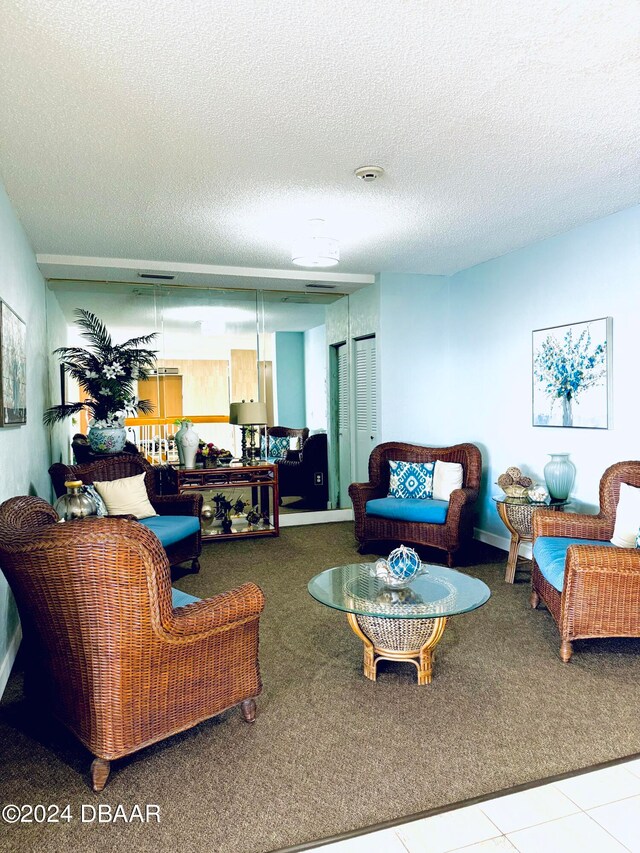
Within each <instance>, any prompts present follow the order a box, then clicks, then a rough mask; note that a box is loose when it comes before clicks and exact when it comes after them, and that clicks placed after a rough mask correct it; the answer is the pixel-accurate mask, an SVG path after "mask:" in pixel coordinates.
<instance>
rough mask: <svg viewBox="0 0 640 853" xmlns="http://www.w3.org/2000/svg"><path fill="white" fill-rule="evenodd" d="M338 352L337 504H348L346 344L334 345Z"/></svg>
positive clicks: (349, 450) (348, 445)
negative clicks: (338, 480) (338, 482)
mask: <svg viewBox="0 0 640 853" xmlns="http://www.w3.org/2000/svg"><path fill="white" fill-rule="evenodd" d="M336 349H337V353H338V475H339V478H340V484H339V488H338V506H339V507H348V506H349V493H348V489H349V484H350V483H351V441H350V434H349V353H348V352H347V345H346V344H341V345H340V346H339V347H336Z"/></svg>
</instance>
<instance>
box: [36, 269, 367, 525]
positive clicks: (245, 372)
mask: <svg viewBox="0 0 640 853" xmlns="http://www.w3.org/2000/svg"><path fill="white" fill-rule="evenodd" d="M49 288H50V290H51V292H52V294H53V296H54V298H55V300H56V301H57V303H58V304H59V306H60V309H61V312H62V315H63V316H64V319H65V322H66V324H67V343H68V344H69V345H83V341H82V338H81V337H80V336H79V333H78V329H77V327H76V326H75V315H74V312H75V310H76V309H78V308H84V309H86V310H89V311H91V312H93V313H94V314H96V315H97V316H98V317H100V319H101V320H102V321H103V322H104V324H105V325H106V327H107V329H108V330H109V332H110V333H111V334H112V337H113V338H114V340H115V341H118V342H121V341H124V340H126V339H128V338H131V337H135V336H139V335H144V334H150V333H156V339H155V343H154V348H155V349H156V350H157V354H158V355H157V370H156V372H155V373H154V375H153V376H151V377H150V378H149V379H147V380H145V381H144V382H140V383H139V387H138V396H139V398H140V399H148V400H150V401H151V403H152V406H153V410H152V411H151V412H150V413H149V415H147V416H144V417H135V418H128V419H127V428H128V431H129V436H130V439H131V440H132V441H133V442H134V443H135V444H136V445H137V446H138V447H139V448H140V449H141V450H142V451H143V452H144V453H145V455H146V456H147V458H148V459H149V461H150V462H153V463H156V464H163V463H171V464H175V463H176V462H177V452H176V447H175V443H174V441H173V437H174V435H175V432H176V431H177V429H178V428H179V425H180V420H184V419H189V420H191V421H192V422H193V424H194V429H195V430H196V431H197V433H198V435H199V437H200V439H201V440H202V441H203V442H204V443H205V444H206V445H209V444H212V445H214V446H215V447H216V448H218V449H224V450H228V451H229V452H230V454H231V455H232V456H233V457H234V458H239V457H240V456H241V455H242V447H241V430H240V428H239V427H238V426H234V425H233V424H231V423H230V422H229V414H230V404H231V403H235V402H241V401H252V400H253V401H261V402H263V403H264V404H265V406H266V418H265V420H266V424H264V425H261V428H260V433H262V434H261V435H260V434H258V435H257V437H256V442H255V443H256V445H257V446H258V448H259V451H260V452H261V455H262V457H263V458H264V457H265V455H267V453H269V454H270V455H272V456H273V457H275V456H276V455H277V454H278V455H279V458H281V459H282V458H285V457H286V459H287V461H288V462H292V463H295V462H296V460H297V461H299V460H300V456H301V455H302V456H304V454H305V453H306V454H307V456H308V458H309V459H310V458H311V455H312V453H313V454H314V462H313V466H312V467H313V474H312V475H310V476H312V477H313V480H314V482H315V485H316V486H317V487H319V486H321V485H322V486H324V491H323V489H320V488H316V489H315V491H314V489H313V488H311V487H309V488H307V486H306V485H304V478H300V479H296V478H295V476H294V466H293V465H291V466H290V469H289V470H288V472H287V476H288V477H289V481H288V482H287V488H285V489H283V492H284V494H283V496H282V507H281V509H282V511H283V512H285V513H286V512H293V511H297V512H299V511H309V510H317V509H325V508H327V506H328V507H329V508H331V507H337V506H340V493H339V490H338V488H337V483H331V482H330V480H331V478H334V479H335V478H336V477H337V475H338V471H339V464H338V463H337V457H336V458H335V459H334V458H333V457H334V456H335V454H337V450H338V449H337V444H336V442H335V441H333V440H332V436H329V441H328V435H327V434H328V433H330V432H331V425H332V420H335V418H334V415H333V414H332V412H333V409H334V408H335V407H334V405H333V403H332V396H331V394H330V389H329V375H330V374H329V372H330V371H331V370H333V369H335V365H334V363H333V359H334V356H333V355H332V353H333V350H332V348H331V346H330V345H329V344H330V342H329V341H328V338H327V312H328V310H329V309H330V308H331V306H332V305H336V304H337V301H338V300H341V301H342V307H341V308H340V311H343V310H344V307H345V306H346V305H347V304H348V298H347V297H343V296H342V295H341V294H335V293H331V294H325V293H309V294H307V293H297V292H280V291H257V290H250V289H229V290H221V289H215V290H214V289H205V288H197V287H184V286H182V287H175V286H166V285H158V284H147V283H132V284H127V283H117V282H103V283H100V282H89V281H50V282H49ZM334 313H335V312H334ZM347 315H348V310H347ZM347 337H348V334H347V335H346V336H345V340H346V338H347ZM336 364H337V362H336ZM60 393H64V395H65V398H66V400H67V401H68V402H71V401H76V400H79V399H81V393H82V392H81V391H80V389H79V388H78V387H77V386H76V387H73V384H72V383H71V381H70V379H69V378H68V377H67V378H66V379H65V382H64V388H63V390H61V392H60ZM52 402H54V403H55V402H59V400H57V399H55V398H54V399H53V401H52ZM336 405H337V403H336ZM343 425H344V424H343ZM277 427H280V428H287V429H288V430H289V431H290V432H291V435H288V434H287V435H285V436H283V435H281V433H282V429H280V430H278V429H274V428H277ZM69 430H70V431H69V437H71V436H72V435H73V434H74V433H78V432H80V433H86V432H87V423H86V419H85V417H84V415H83V414H82V415H80V416H79V417H78V418H77V419H75V422H73V423H72V424H71V425H70V427H69ZM271 430H273V431H274V433H276V434H277V435H276V437H277V438H278V439H280V440H279V442H277V443H276V442H273V441H272V440H271ZM307 431H308V438H307ZM284 439H286V441H284ZM303 441H304V444H303V443H302V442H303ZM309 441H310V442H311V443H308V442H309ZM285 443H286V447H284V444H285ZM346 453H347V451H346V450H344V449H343V456H345V455H346ZM323 456H324V458H323ZM343 468H344V459H343ZM343 473H344V477H345V479H349V481H350V474H347V473H346V471H344V472H343ZM323 478H324V481H323V482H320V480H322V479H323ZM285 479H286V478H285ZM281 481H283V482H284V479H283V478H281ZM312 485H313V483H312ZM287 492H290V493H289V494H287ZM296 492H299V493H297V494H296ZM323 495H324V497H323ZM318 496H320V502H319V501H318ZM342 505H343V506H344V498H343V502H342Z"/></svg>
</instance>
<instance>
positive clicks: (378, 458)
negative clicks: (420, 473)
mask: <svg viewBox="0 0 640 853" xmlns="http://www.w3.org/2000/svg"><path fill="white" fill-rule="evenodd" d="M390 460H398V461H404V462H435V461H437V460H440V461H441V462H458V463H460V464H461V465H462V471H463V480H462V488H460V489H456V490H455V491H453V492H452V493H451V495H450V498H449V501H448V503H446V505H444V506H443V505H442V504H443V503H445V502H439V501H421V500H417V501H415V502H414V503H415V504H422V505H424V506H423V507H420V509H424V508H428V509H429V510H431V511H432V517H433V520H432V521H415V520H411V519H410V517H405V518H398V517H396V518H384V517H381V516H379V515H373V514H371V513H369V512H367V503H368V502H369V501H375V500H378V499H381V498H386V496H387V494H388V492H389V472H390V469H389V461H390ZM481 473H482V457H481V454H480V450H479V449H478V448H477V447H476V446H475V444H456V445H453V446H452V447H422V446H421V445H417V444H404V443H401V442H397V441H389V442H386V443H384V444H379V445H378V446H377V447H375V448H374V449H373V451H372V452H371V456H370V457H369V482H368V483H352V484H351V485H350V486H349V496H350V497H351V501H352V503H353V513H354V519H355V534H356V539H357V540H358V543H359V550H360V551H361V552H362V551H365V550H366V548H367V547H368V545H369V543H371V542H374V541H394V542H403V543H404V544H413V545H424V546H430V547H432V548H438V549H440V550H441V551H446V552H447V563H448V565H449V566H452V565H453V563H454V557H455V554H456V552H457V551H458V550H459V549H460V548H461V547H462V546H463V545H464V544H465V543H467V542H469V541H470V540H471V538H472V536H473V509H474V503H475V501H476V500H477V498H478V491H479V488H480V477H481ZM427 504H431V505H432V506H429V507H426V505H427Z"/></svg>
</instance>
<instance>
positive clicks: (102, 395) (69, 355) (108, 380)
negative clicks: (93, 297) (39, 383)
mask: <svg viewBox="0 0 640 853" xmlns="http://www.w3.org/2000/svg"><path fill="white" fill-rule="evenodd" d="M75 314H76V317H77V320H76V322H77V325H78V326H79V327H80V329H81V335H82V336H83V337H84V338H86V339H87V340H88V341H89V344H90V346H88V347H87V348H84V347H59V348H58V349H56V350H55V351H54V355H55V356H57V358H58V359H59V361H60V363H61V365H62V366H63V367H64V369H65V371H66V372H67V373H68V374H69V375H70V376H71V377H73V379H75V381H76V382H77V383H78V385H79V386H80V388H81V389H82V391H83V392H86V395H87V396H86V399H84V400H83V401H82V402H81V403H71V404H64V405H61V406H52V407H51V408H50V409H48V410H47V411H46V412H45V414H44V416H43V421H44V423H45V424H47V425H50V424H54V423H57V422H58V421H61V420H63V419H64V418H67V417H70V416H72V415H75V414H77V413H78V412H80V411H82V410H83V409H86V410H87V411H88V412H89V413H90V414H91V416H92V417H93V418H95V419H96V420H108V419H109V418H110V417H111V416H113V415H116V414H117V413H121V412H127V413H129V414H135V413H136V412H143V413H144V414H151V413H152V412H153V409H154V407H153V404H152V403H151V402H150V401H149V400H141V401H140V402H135V401H134V400H135V395H134V390H135V381H136V379H146V378H147V377H148V376H149V373H148V371H149V370H151V368H153V367H154V366H155V363H156V354H157V353H156V351H155V350H151V349H147V348H146V346H145V345H146V344H149V343H151V342H152V341H153V340H154V339H155V338H156V337H157V334H158V333H157V332H152V333H151V334H148V335H139V336H138V337H135V338H131V339H130V340H128V341H126V342H125V343H124V344H114V343H113V341H112V338H111V335H110V334H109V332H108V331H107V328H106V326H105V325H104V323H103V322H102V320H100V318H99V317H96V315H95V314H92V313H91V312H90V311H86V310H85V309H83V308H79V309H77V310H76V312H75Z"/></svg>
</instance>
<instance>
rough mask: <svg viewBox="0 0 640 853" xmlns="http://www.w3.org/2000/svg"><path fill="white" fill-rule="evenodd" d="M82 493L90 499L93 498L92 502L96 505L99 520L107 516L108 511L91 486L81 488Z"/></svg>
mask: <svg viewBox="0 0 640 853" xmlns="http://www.w3.org/2000/svg"><path fill="white" fill-rule="evenodd" d="M82 491H83V492H84V493H85V494H86V495H89V497H90V498H93V502H94V503H95V505H96V515H97V516H98V517H99V518H104V517H105V516H107V515H109V510H108V509H107V505H106V503H105V502H104V501H103V500H102V498H101V497H100V495H99V494H98V492H97V491H96V489H95V488H94V487H93V486H83V487H82Z"/></svg>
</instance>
